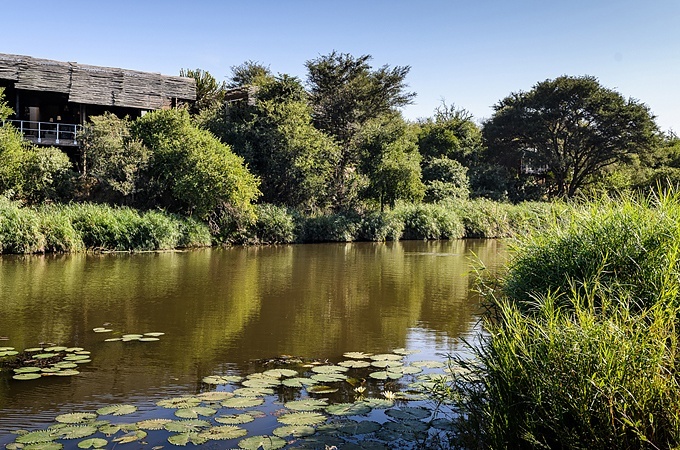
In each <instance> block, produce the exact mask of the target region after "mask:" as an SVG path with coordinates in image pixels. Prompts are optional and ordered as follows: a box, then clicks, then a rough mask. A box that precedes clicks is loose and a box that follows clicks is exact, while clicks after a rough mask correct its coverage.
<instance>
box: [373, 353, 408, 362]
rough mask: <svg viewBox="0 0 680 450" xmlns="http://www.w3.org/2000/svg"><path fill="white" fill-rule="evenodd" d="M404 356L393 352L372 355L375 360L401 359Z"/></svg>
mask: <svg viewBox="0 0 680 450" xmlns="http://www.w3.org/2000/svg"><path fill="white" fill-rule="evenodd" d="M403 358H404V357H403V356H401V355H395V354H393V353H382V354H380V355H373V356H371V359H372V360H373V361H401V360H402V359H403Z"/></svg>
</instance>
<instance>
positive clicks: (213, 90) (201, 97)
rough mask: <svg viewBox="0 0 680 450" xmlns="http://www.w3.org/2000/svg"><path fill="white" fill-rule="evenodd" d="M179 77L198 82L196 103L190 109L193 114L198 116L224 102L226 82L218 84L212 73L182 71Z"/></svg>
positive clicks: (196, 70) (199, 70)
mask: <svg viewBox="0 0 680 450" xmlns="http://www.w3.org/2000/svg"><path fill="white" fill-rule="evenodd" d="M179 76H180V77H188V78H193V79H194V80H196V102H195V103H194V104H193V105H192V106H191V108H190V111H191V113H192V114H198V113H199V112H201V111H203V110H205V109H208V108H210V107H212V106H214V105H216V104H221V103H223V102H224V92H225V91H226V89H227V88H226V83H225V82H224V81H221V82H218V81H217V80H216V79H215V77H213V76H212V75H211V74H210V72H208V71H205V70H201V69H195V70H192V69H181V70H180V71H179Z"/></svg>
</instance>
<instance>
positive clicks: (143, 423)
mask: <svg viewBox="0 0 680 450" xmlns="http://www.w3.org/2000/svg"><path fill="white" fill-rule="evenodd" d="M170 422H172V420H170V419H147V420H140V421H139V422H137V427H138V428H139V429H141V430H150V431H154V430H163V429H164V427H165V424H167V423H170Z"/></svg>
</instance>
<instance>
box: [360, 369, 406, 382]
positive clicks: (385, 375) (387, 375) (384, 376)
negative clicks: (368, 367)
mask: <svg viewBox="0 0 680 450" xmlns="http://www.w3.org/2000/svg"><path fill="white" fill-rule="evenodd" d="M368 376H369V377H371V378H375V379H376V380H398V379H399V378H401V377H402V374H400V373H395V372H389V371H386V370H381V371H380V372H371V373H369V374H368Z"/></svg>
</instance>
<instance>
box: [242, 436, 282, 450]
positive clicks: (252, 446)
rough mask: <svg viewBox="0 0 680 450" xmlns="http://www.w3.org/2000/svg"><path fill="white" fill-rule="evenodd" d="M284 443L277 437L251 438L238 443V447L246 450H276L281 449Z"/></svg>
mask: <svg viewBox="0 0 680 450" xmlns="http://www.w3.org/2000/svg"><path fill="white" fill-rule="evenodd" d="M285 445H286V441H284V440H283V439H281V438H280V437H278V436H264V435H261V436H251V437H249V438H245V439H242V440H240V441H239V443H238V446H239V447H240V448H243V449H246V450H260V449H261V450H276V449H278V448H283V447H284V446H285Z"/></svg>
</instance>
